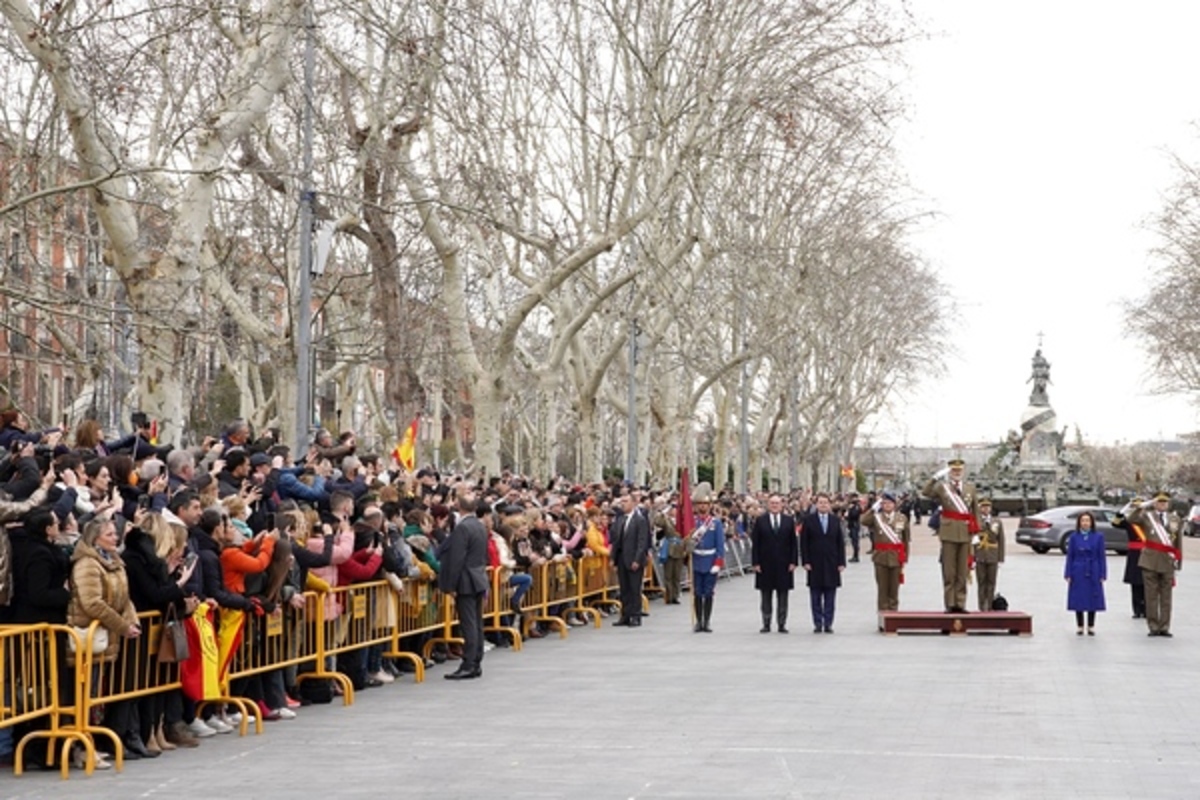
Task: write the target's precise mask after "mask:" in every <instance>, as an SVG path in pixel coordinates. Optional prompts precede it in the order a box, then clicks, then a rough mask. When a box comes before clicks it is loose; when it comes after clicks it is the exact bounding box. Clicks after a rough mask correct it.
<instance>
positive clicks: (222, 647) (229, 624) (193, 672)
mask: <svg viewBox="0 0 1200 800" xmlns="http://www.w3.org/2000/svg"><path fill="white" fill-rule="evenodd" d="M215 613H216V612H215V609H213V608H212V607H211V606H210V605H209V604H208V603H201V604H200V605H199V606H197V607H196V611H195V612H194V613H193V614H192V615H191V616H190V617H188V618H187V619H186V620H184V623H183V625H184V629H185V630H186V631H187V638H188V659H187V660H186V661H184V662H183V663H181V664H180V665H179V680H180V684H181V687H182V689H183V693H184V695H186V696H187V697H188V698H189V699H190V700H194V701H196V702H199V701H201V700H214V699H216V698H219V697H223V696H224V695H225V692H224V691H223V689H222V686H223V684H224V683H225V682H226V681H227V680H228V677H229V666H230V664H231V663H232V662H233V656H234V654H235V653H237V651H238V648H239V647H241V644H242V631H243V629H244V627H245V624H246V616H245V612H244V611H237V610H233V609H224V610H222V612H221V616H220V621H219V623H216V624H214V622H213V618H214V615H215Z"/></svg>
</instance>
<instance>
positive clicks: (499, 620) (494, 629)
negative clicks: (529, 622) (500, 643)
mask: <svg viewBox="0 0 1200 800" xmlns="http://www.w3.org/2000/svg"><path fill="white" fill-rule="evenodd" d="M510 574H511V572H510V571H509V570H507V569H495V568H493V567H488V580H489V582H490V583H491V587H492V588H491V589H490V590H489V591H488V596H487V601H486V602H485V604H484V607H483V630H484V633H499V634H503V635H505V636H508V637H509V638H510V639H511V640H512V646H513V649H514V650H521V649H522V648H523V647H524V637H523V636H522V635H521V631H520V630H518V628H517V627H516V626H513V625H508V624H505V618H507V617H512V618H513V621H514V622H518V620H517V619H516V618H515V615H516V614H519V613H520V612H519V611H513V607H512V596H513V591H514V590H513V587H512V584H511V583H509V580H508V578H509V575H510ZM518 624H519V622H518Z"/></svg>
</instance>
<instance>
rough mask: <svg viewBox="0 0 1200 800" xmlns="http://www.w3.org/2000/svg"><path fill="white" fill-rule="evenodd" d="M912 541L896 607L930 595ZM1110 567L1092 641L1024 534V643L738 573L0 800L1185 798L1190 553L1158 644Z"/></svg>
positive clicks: (854, 581) (1053, 560)
mask: <svg viewBox="0 0 1200 800" xmlns="http://www.w3.org/2000/svg"><path fill="white" fill-rule="evenodd" d="M1015 522H1016V521H1015V520H1011V521H1009V520H1006V527H1008V528H1009V531H1010V536H1011V530H1012V528H1014V527H1015ZM922 537H928V533H927V532H924V531H921V532H919V533H918V534H917V547H916V548H915V552H916V557H915V560H914V561H913V562H912V563H911V564H910V566H909V570H908V582H907V583H906V585H905V586H903V587H902V588H901V607H902V608H910V609H916V608H939V607H940V596H941V589H940V576H939V571H938V565H937V562H936V556H934V555H933V553H934V551H935V548H934V546H933V541H934V540H933V539H932V537H929V538H927V539H926V538H922ZM1187 546H1188V552H1189V554H1194V555H1197V556H1200V545H1198V544H1197V543H1196V542H1192V541H1189V542H1188V543H1187ZM1193 563H1194V562H1193ZM1123 565H1124V558H1123V557H1117V556H1110V557H1109V570H1110V576H1111V577H1110V579H1109V581H1108V584H1107V590H1108V599H1109V611H1108V612H1107V613H1104V614H1101V615H1100V618H1099V621H1098V623H1097V636H1096V637H1094V638H1089V637H1082V638H1079V637H1076V636H1075V626H1074V620H1073V618H1072V616H1071V615H1070V614H1068V613H1067V612H1066V611H1065V610H1064V607H1065V597H1066V592H1065V584H1064V582H1063V579H1062V566H1063V564H1062V556H1061V555H1059V554H1057V553H1051V554H1048V555H1042V556H1039V555H1035V554H1033V553H1032V552H1031V551H1029V550H1027V549H1026V548H1024V547H1016V546H1014V547H1011V548H1010V554H1009V559H1008V562H1007V563H1006V564H1005V565H1004V566H1003V567H1002V568H1001V573H1000V581H999V584H1000V591H1001V593H1003V594H1004V595H1005V596H1007V597H1008V598H1009V600H1010V602H1011V603H1012V608H1013V609H1014V610H1017V609H1019V610H1024V611H1028V612H1031V613H1032V614H1033V615H1034V636H1032V637H1011V636H1004V635H978V636H970V637H959V636H955V637H943V636H936V635H933V636H930V635H905V636H899V637H884V636H881V635H880V634H878V633H877V632H876V630H875V615H874V610H873V602H874V597H875V590H874V585H873V579H872V572H871V566H870V564H869V563H867V562H866V561H865V560H864V561H863V562H862V563H860V564H852V565H850V567H849V569H848V571H847V575H846V579H845V586H844V588H843V590H842V591H841V592H840V593H839V598H838V600H839V610H838V615H837V620H836V622H835V630H836V633H835V634H834V635H832V636H827V635H819V636H818V635H813V634H812V633H811V625H810V624H809V620H808V614H807V602H806V601H807V594H806V593H804V592H803V591H801V592H798V593H797V594H794V595H793V600H792V606H793V612H792V621H791V624H790V625H789V627H790V628H791V630H792V633H791V634H790V635H787V636H782V635H779V634H776V633H772V634H770V635H769V636H768V635H762V634H759V633H758V627H759V618H758V607H757V603H758V601H757V593H755V592H754V591H753V581H752V578H750V577H749V576H746V577H742V578H736V579H733V580H731V581H722V582H721V584H720V587H719V589H718V597H717V604H716V611H715V613H714V619H713V627H714V629H715V633H713V634H711V635H704V634H693V633H691V631H690V620H689V613H690V612H689V608H690V606H689V605H686V604H685V605H682V606H671V607H664V606H663V605H662V604H661V603H657V602H656V603H654V604H653V606H652V609H651V613H652V616H650V617H649V618H648V619H647V620H646V621H645V623H646V624H645V625H644V626H643V627H642V628H641V629H634V630H628V629H624V628H612V627H610V626H609V625H608V622H609V620H605V627H604V628H603V629H602V630H595V629H592V628H578V629H572V631H571V633H570V637H569V638H568V639H566V640H559V639H557V638H556V637H548V638H546V639H543V640H540V641H535V642H530V643H529V644H528V647H527V648H526V649H525V651H524V652H521V653H514V652H512V651H511V650H494V651H492V652H491V653H489V654H488V656H487V657H486V659H485V661H484V672H485V677H484V678H483V679H482V680H480V681H471V682H464V683H451V682H448V681H444V680H443V679H442V675H443V674H444V673H445V672H446V671H447V669H446V668H445V667H438V668H435V669H433V670H430V672H429V673H428V676H427V680H426V683H425V684H423V685H414V684H413V683H412V681H411V679H409V680H406V681H403V682H398V683H396V684H393V685H391V686H387V687H382V688H379V689H372V690H368V691H366V692H362V693H360V694H359V696H358V702H357V703H356V704H355V705H354V706H352V707H350V708H342V707H341V706H340V705H333V706H323V707H313V708H304V709H302V710H301V716H300V719H298V720H296V721H294V722H276V723H269V724H268V726H267V729H266V733H264V735H262V736H254V735H251V736H248V737H246V738H244V739H239V738H237V737H236V736H219V737H215V738H214V739H210V740H208V741H206V742H205V743H204V744H203V745H202V746H201V747H200V748H199V749H198V750H192V751H177V752H175V753H170V754H167V755H165V756H163V757H162V758H159V759H156V760H154V761H150V762H147V761H138V762H131V763H129V764H128V765H127V766H126V769H125V772H124V773H123V774H121V775H117V774H115V773H111V772H110V773H97V774H96V775H94V776H93V777H91V778H85V777H84V776H83V775H82V773H74V774H73V775H72V778H71V780H70V781H68V782H66V783H63V782H61V781H60V780H59V778H58V777H57V774H45V773H32V774H27V775H26V776H24V777H22V778H20V779H16V778H13V777H12V776H11V775H10V774H5V775H3V776H0V798H28V799H30V800H32V799H33V798H55V800H68V799H69V798H88V799H89V800H92V799H94V798H110V797H111V798H141V797H155V798H181V797H204V798H213V797H223V798H239V799H240V798H250V797H253V798H264V799H270V798H296V799H303V798H313V797H322V798H358V797H364V798H365V797H414V798H425V797H437V798H618V799H619V800H625V798H639V800H641V799H642V798H647V799H649V798H860V797H861V798H885V797H886V798H922V799H924V798H943V797H944V798H959V797H970V798H1008V797H1012V798H1043V797H1045V798H1071V797H1081V798H1109V797H1113V798H1116V797H1139V798H1187V797H1197V796H1200V749H1198V740H1200V727H1198V726H1197V720H1198V712H1200V683H1198V682H1197V676H1196V665H1197V664H1198V663H1200V614H1198V613H1197V608H1198V607H1200V567H1197V568H1196V570H1195V572H1192V571H1189V570H1188V569H1186V568H1185V570H1184V571H1183V572H1182V573H1181V574H1180V586H1179V587H1178V589H1177V591H1176V615H1175V621H1174V624H1173V626H1172V627H1173V630H1174V632H1175V634H1176V637H1175V638H1174V639H1158V638H1154V639H1151V638H1147V636H1146V629H1145V625H1144V624H1143V623H1142V621H1141V620H1137V621H1134V620H1132V619H1130V613H1129V610H1128V608H1129V599H1128V589H1127V587H1125V586H1124V585H1122V584H1121V582H1120V579H1121V574H1122V570H1123ZM972 591H973V589H972ZM972 599H973V595H972Z"/></svg>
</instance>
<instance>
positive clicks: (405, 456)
mask: <svg viewBox="0 0 1200 800" xmlns="http://www.w3.org/2000/svg"><path fill="white" fill-rule="evenodd" d="M418 419H420V417H413V421H412V423H411V424H409V426H408V430H406V431H405V432H404V438H403V439H401V440H400V444H398V445H396V449H395V450H393V451H392V458H394V459H396V463H397V464H399V465H400V466H401V467H403V468H404V469H405V470H407V471H408V472H412V471H413V470H414V469H416V467H417V420H418Z"/></svg>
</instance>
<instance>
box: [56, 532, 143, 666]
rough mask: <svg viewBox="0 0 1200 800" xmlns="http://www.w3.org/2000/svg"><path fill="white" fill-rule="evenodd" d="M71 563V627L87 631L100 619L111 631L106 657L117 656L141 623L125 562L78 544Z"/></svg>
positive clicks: (69, 619)
mask: <svg viewBox="0 0 1200 800" xmlns="http://www.w3.org/2000/svg"><path fill="white" fill-rule="evenodd" d="M71 562H72V563H71V604H70V606H68V607H67V624H68V625H74V626H75V627H77V628H86V627H87V626H88V625H91V624H92V620H99V621H100V624H101V625H102V626H104V627H105V628H107V629H108V650H106V651H105V654H106V655H110V656H112V655H116V654H117V653H118V652H120V649H121V641H122V638H123V636H124V634H125V632H126V631H127V630H129V626H130V625H133V624H134V623H135V622H137V610H136V609H135V608H134V607H133V601H132V600H130V599H129V581H128V579H127V578H126V577H125V563H124V562H123V561H121V557H120V556H118V555H113V556H111V557H110V558H108V559H105V558H103V557H102V556H101V555H100V553H99V552H98V551H97V550H96V548H94V547H92V546H91V545H88V544H85V543H84V542H82V541H81V542H79V544H77V545H75V553H74V555H72V556H71Z"/></svg>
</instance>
